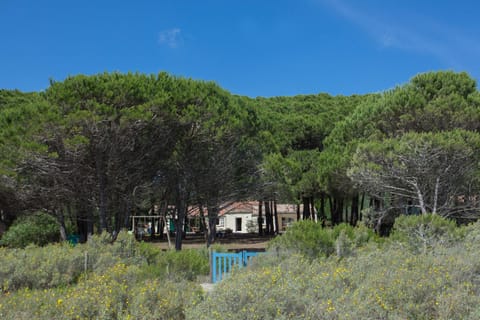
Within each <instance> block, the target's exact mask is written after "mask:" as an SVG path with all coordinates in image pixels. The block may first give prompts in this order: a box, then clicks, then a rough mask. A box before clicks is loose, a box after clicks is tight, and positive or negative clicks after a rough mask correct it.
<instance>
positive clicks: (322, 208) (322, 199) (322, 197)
mask: <svg viewBox="0 0 480 320" xmlns="http://www.w3.org/2000/svg"><path fill="white" fill-rule="evenodd" d="M325 220H327V217H326V215H325V193H324V192H322V193H320V221H321V222H322V227H325V226H326V223H325V222H326V221H325Z"/></svg>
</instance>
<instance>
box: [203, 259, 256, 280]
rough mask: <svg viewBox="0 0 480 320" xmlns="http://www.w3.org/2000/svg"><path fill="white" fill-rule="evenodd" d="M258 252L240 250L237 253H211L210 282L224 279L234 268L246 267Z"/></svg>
mask: <svg viewBox="0 0 480 320" xmlns="http://www.w3.org/2000/svg"><path fill="white" fill-rule="evenodd" d="M256 255H258V252H249V251H242V252H239V253H224V252H213V253H212V283H217V282H218V281H221V280H222V279H224V278H225V277H226V276H227V275H228V274H229V273H230V272H231V271H232V270H233V269H234V268H241V267H246V266H247V265H248V262H249V261H250V259H251V258H252V257H255V256H256Z"/></svg>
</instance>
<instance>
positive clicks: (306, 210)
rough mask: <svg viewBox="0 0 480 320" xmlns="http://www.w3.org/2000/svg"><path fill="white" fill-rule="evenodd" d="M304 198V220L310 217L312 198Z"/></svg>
mask: <svg viewBox="0 0 480 320" xmlns="http://www.w3.org/2000/svg"><path fill="white" fill-rule="evenodd" d="M302 200H303V220H307V219H310V198H309V197H302Z"/></svg>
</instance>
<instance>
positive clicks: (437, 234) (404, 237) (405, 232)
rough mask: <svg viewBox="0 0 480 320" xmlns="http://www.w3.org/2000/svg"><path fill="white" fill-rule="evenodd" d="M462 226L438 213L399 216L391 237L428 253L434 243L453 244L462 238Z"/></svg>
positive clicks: (416, 249)
mask: <svg viewBox="0 0 480 320" xmlns="http://www.w3.org/2000/svg"><path fill="white" fill-rule="evenodd" d="M460 230H461V228H457V226H456V223H455V221H453V220H449V219H446V218H442V217H441V216H439V215H436V214H422V215H413V216H407V215H402V216H399V217H398V218H397V219H396V220H395V224H394V226H393V233H392V235H391V237H390V238H391V239H392V240H394V241H399V242H401V243H403V244H405V245H407V246H408V248H409V249H411V250H414V251H418V252H423V253H426V252H427V251H428V250H429V249H430V248H432V246H433V245H434V244H437V243H438V244H443V245H446V244H452V243H455V242H456V241H458V239H459V238H461V231H460Z"/></svg>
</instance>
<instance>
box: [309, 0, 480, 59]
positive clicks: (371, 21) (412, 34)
mask: <svg viewBox="0 0 480 320" xmlns="http://www.w3.org/2000/svg"><path fill="white" fill-rule="evenodd" d="M318 2H319V3H320V4H322V5H324V6H326V7H327V8H329V9H331V10H332V11H333V12H335V13H336V14H337V15H339V16H341V17H343V18H344V19H345V20H347V21H349V22H350V23H352V24H354V25H356V26H358V27H359V28H360V29H361V30H363V31H364V32H366V33H367V34H368V35H369V36H370V37H371V38H372V39H374V41H375V42H377V43H378V44H379V45H381V46H382V47H385V48H393V49H399V50H403V51H406V52H412V53H420V54H424V55H429V56H432V57H433V58H435V59H437V60H438V61H439V62H440V63H442V64H445V65H446V66H447V67H449V68H465V67H468V66H472V63H473V61H475V60H476V58H475V57H477V56H479V55H480V41H479V40H478V39H474V38H472V37H469V36H468V35H466V34H464V33H462V32H461V31H459V30H458V29H456V28H455V27H453V26H451V25H448V24H446V23H442V22H439V21H435V20H433V19H431V18H428V19H426V18H425V17H420V16H416V15H415V13H414V12H407V13H405V12H402V14H397V15H394V14H392V13H391V15H390V16H388V15H385V14H381V13H380V12H379V11H378V8H374V7H366V6H365V2H357V3H361V4H362V5H363V7H354V6H353V5H351V4H350V3H349V2H348V1H345V0H318ZM387 14H388V12H387Z"/></svg>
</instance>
